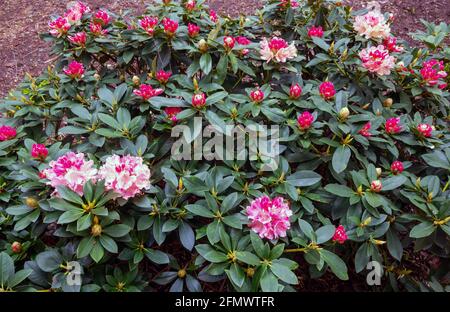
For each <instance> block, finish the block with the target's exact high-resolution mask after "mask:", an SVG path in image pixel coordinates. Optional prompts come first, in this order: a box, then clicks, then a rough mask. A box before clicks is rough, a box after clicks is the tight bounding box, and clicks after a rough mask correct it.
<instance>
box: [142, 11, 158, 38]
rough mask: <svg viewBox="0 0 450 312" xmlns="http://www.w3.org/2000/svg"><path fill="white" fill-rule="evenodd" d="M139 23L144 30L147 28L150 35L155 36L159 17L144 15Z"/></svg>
mask: <svg viewBox="0 0 450 312" xmlns="http://www.w3.org/2000/svg"><path fill="white" fill-rule="evenodd" d="M139 24H140V25H141V27H142V29H143V30H145V31H146V32H147V33H148V34H149V35H150V36H153V32H154V31H155V27H156V25H157V24H158V18H157V17H153V16H144V17H143V18H142V19H141V21H140V22H139Z"/></svg>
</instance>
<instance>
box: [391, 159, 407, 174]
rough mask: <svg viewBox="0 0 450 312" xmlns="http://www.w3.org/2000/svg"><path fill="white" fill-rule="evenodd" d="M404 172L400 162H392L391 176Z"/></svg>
mask: <svg viewBox="0 0 450 312" xmlns="http://www.w3.org/2000/svg"><path fill="white" fill-rule="evenodd" d="M403 170H404V167H403V163H402V162H401V161H398V160H396V161H394V162H393V163H392V165H391V171H392V173H393V174H399V173H402V172H403Z"/></svg>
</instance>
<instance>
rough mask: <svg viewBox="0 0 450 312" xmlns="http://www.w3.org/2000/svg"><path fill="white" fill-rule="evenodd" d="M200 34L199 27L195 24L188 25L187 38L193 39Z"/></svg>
mask: <svg viewBox="0 0 450 312" xmlns="http://www.w3.org/2000/svg"><path fill="white" fill-rule="evenodd" d="M199 33H200V27H199V26H198V25H196V24H193V23H189V24H188V36H189V37H191V38H195V37H197V36H198V34H199Z"/></svg>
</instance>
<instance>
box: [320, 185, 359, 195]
mask: <svg viewBox="0 0 450 312" xmlns="http://www.w3.org/2000/svg"><path fill="white" fill-rule="evenodd" d="M325 190H326V191H327V192H330V193H331V194H334V195H337V196H339V197H352V196H353V194H354V193H355V192H353V190H352V189H351V188H349V187H348V186H345V185H341V184H328V185H327V186H325Z"/></svg>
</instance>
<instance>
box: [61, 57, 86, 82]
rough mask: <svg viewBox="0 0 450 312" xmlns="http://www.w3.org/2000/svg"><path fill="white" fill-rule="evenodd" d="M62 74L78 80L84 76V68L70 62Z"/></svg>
mask: <svg viewBox="0 0 450 312" xmlns="http://www.w3.org/2000/svg"><path fill="white" fill-rule="evenodd" d="M64 74H66V75H67V76H69V77H70V78H72V79H80V78H82V77H83V75H84V66H83V64H81V63H78V62H77V61H72V62H71V63H70V64H69V66H68V67H67V68H66V69H64Z"/></svg>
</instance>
